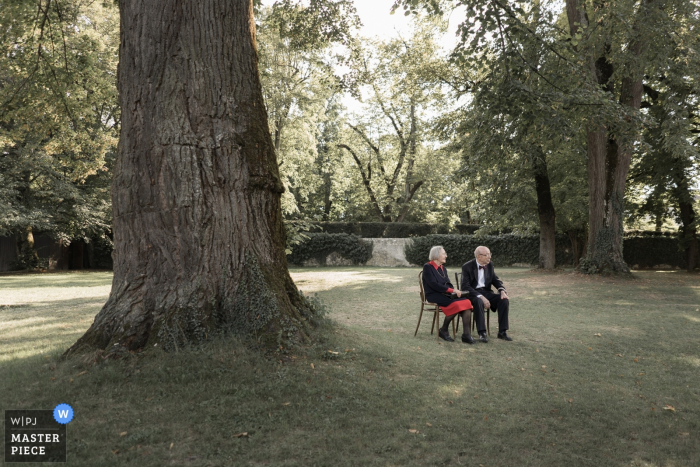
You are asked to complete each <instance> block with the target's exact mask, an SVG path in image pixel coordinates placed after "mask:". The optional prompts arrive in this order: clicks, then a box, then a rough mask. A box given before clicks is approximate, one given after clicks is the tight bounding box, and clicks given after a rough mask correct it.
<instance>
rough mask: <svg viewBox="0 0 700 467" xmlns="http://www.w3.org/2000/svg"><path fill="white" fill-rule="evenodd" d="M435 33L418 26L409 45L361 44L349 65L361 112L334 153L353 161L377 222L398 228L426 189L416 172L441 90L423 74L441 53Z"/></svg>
mask: <svg viewBox="0 0 700 467" xmlns="http://www.w3.org/2000/svg"><path fill="white" fill-rule="evenodd" d="M439 31H440V29H439V28H437V27H436V24H434V23H433V22H430V23H428V24H426V25H422V26H417V27H416V29H415V32H414V34H413V37H411V39H410V40H403V39H394V40H391V41H387V42H385V43H382V42H372V41H365V42H366V44H367V45H366V46H359V45H358V46H357V47H355V48H354V49H353V51H352V55H351V58H350V60H349V62H348V63H349V64H350V73H349V74H348V77H347V78H346V81H347V82H348V83H350V86H351V87H352V88H353V89H354V94H355V96H356V97H358V98H359V99H362V100H363V101H364V102H365V104H366V105H365V109H366V111H365V113H364V115H363V116H362V117H360V118H356V119H355V122H354V123H349V124H348V128H349V130H350V131H349V132H347V133H346V135H347V136H346V138H345V139H343V141H342V142H341V143H340V144H339V145H338V147H340V148H342V149H344V150H345V151H347V153H348V154H349V155H350V156H351V157H352V159H353V160H354V161H355V163H356V168H357V170H358V171H359V173H360V175H361V177H362V181H363V185H364V188H365V190H366V192H367V195H368V196H369V199H370V203H371V206H372V208H373V211H374V215H375V216H376V219H377V220H379V221H380V222H403V221H404V219H405V218H406V216H407V214H408V213H409V210H410V209H411V206H412V204H413V203H412V200H413V199H414V197H415V195H416V192H417V191H418V190H419V189H420V188H421V186H423V184H424V183H426V179H425V178H424V176H423V175H424V174H423V173H421V172H420V171H419V170H418V169H419V166H420V165H421V164H420V159H421V158H425V157H426V156H427V152H428V151H426V148H424V147H421V146H422V145H421V139H423V138H425V137H426V136H427V129H428V118H429V117H428V115H427V112H428V111H430V112H437V111H439V109H440V105H441V101H442V93H441V89H440V87H439V86H438V85H437V82H436V81H435V79H434V78H433V77H432V76H430V75H429V73H428V70H429V69H430V64H431V63H432V62H433V61H434V60H436V59H437V56H438V54H439V53H440V51H439V47H438V46H437V41H436V37H435V35H436V33H438V32H439ZM363 94H364V96H366V97H363ZM428 109H429V110H428ZM435 155H437V154H435ZM433 163H437V161H433Z"/></svg>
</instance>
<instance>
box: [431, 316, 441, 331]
mask: <svg viewBox="0 0 700 467" xmlns="http://www.w3.org/2000/svg"><path fill="white" fill-rule="evenodd" d="M438 315H439V313H437V312H435V311H433V325H432V326H430V334H431V335H432V334H433V331H435V319H436V318H437V320H438V327H440V317H439V316H438Z"/></svg>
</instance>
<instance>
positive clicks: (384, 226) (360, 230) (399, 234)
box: [315, 222, 480, 238]
mask: <svg viewBox="0 0 700 467" xmlns="http://www.w3.org/2000/svg"><path fill="white" fill-rule="evenodd" d="M315 225H317V226H318V227H320V228H321V229H322V230H323V231H324V232H326V233H331V234H334V233H346V234H353V235H357V236H359V237H363V238H408V237H423V236H425V235H430V234H447V233H454V232H455V231H456V232H457V233H460V234H473V233H474V232H476V231H477V230H478V229H479V227H480V226H478V225H463V224H457V225H455V226H453V227H450V226H449V225H447V224H420V223H413V222H319V223H317V224H315Z"/></svg>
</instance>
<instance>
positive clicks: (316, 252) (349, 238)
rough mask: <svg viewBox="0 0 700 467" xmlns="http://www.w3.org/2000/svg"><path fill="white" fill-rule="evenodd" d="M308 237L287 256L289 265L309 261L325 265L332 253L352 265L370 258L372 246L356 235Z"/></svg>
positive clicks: (312, 235)
mask: <svg viewBox="0 0 700 467" xmlns="http://www.w3.org/2000/svg"><path fill="white" fill-rule="evenodd" d="M308 237H309V238H308V239H307V240H305V241H304V242H302V243H300V244H299V245H297V246H296V247H295V248H294V250H293V251H292V254H291V255H287V261H288V262H289V263H290V264H303V263H304V261H306V260H309V259H316V260H317V261H318V262H319V264H326V257H327V256H328V255H329V254H331V253H333V252H335V253H338V254H339V255H340V256H341V257H343V258H345V259H348V260H350V261H352V263H353V264H363V263H366V262H367V261H368V260H369V259H370V258H371V257H372V244H371V243H369V242H363V241H362V239H360V238H359V237H357V236H356V235H348V234H342V233H337V234H329V233H310V234H308Z"/></svg>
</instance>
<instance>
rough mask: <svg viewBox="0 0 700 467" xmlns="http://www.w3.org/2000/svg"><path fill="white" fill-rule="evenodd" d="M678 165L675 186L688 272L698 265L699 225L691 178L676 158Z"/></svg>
mask: <svg viewBox="0 0 700 467" xmlns="http://www.w3.org/2000/svg"><path fill="white" fill-rule="evenodd" d="M674 165H676V167H674V170H673V178H674V183H675V185H676V188H675V192H676V193H675V198H677V199H678V211H679V213H680V218H681V223H682V225H681V232H680V236H681V246H682V248H683V249H684V250H685V261H686V263H685V264H686V269H687V270H688V272H693V270H694V269H695V268H696V267H697V266H698V261H699V260H700V258H699V257H698V255H699V252H698V239H697V227H696V225H695V219H696V217H695V209H694V208H693V201H694V199H693V195H692V193H691V191H690V189H689V180H688V178H687V177H686V175H685V170H684V167H682V166H681V164H680V161H678V160H676V164H674Z"/></svg>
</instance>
